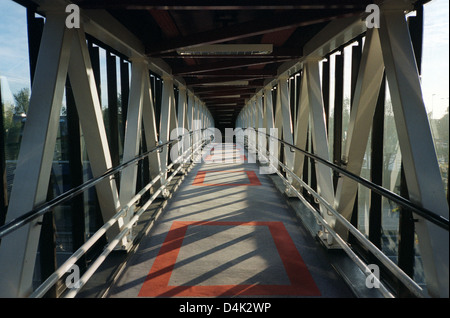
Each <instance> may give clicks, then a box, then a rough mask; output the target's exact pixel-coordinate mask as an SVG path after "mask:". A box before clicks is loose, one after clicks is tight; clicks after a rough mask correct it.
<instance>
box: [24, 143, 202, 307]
mask: <svg viewBox="0 0 450 318" xmlns="http://www.w3.org/2000/svg"><path fill="white" fill-rule="evenodd" d="M198 143H199V142H197V143H196V144H198ZM200 143H201V145H200V146H198V147H197V148H196V149H195V150H193V151H192V152H193V153H196V152H197V150H198V149H200V148H201V147H203V142H202V141H200ZM192 148H194V145H192V146H191V147H189V148H188V149H187V150H186V151H185V152H184V153H182V154H181V155H180V156H179V157H178V158H177V159H176V160H175V161H174V162H172V163H171V164H170V165H169V166H167V168H166V171H162V172H161V173H160V174H158V175H157V176H156V177H155V178H153V179H152V180H151V181H150V182H149V183H148V184H147V185H146V186H145V187H143V188H142V189H141V191H139V192H138V193H137V194H136V195H135V196H134V197H133V198H132V199H131V200H130V201H129V202H128V203H127V204H126V205H125V206H123V207H122V208H121V209H120V210H119V211H118V212H117V213H116V214H115V215H114V216H113V217H112V218H110V219H109V220H108V222H106V223H105V224H104V225H103V226H102V227H101V228H100V229H98V230H97V232H95V233H94V234H93V235H92V236H91V237H90V238H89V239H88V240H87V241H86V242H85V243H84V244H83V245H82V246H80V247H79V248H78V249H77V250H76V251H75V252H74V253H73V254H72V255H71V256H70V257H69V258H68V259H67V260H66V261H65V262H64V263H63V264H62V265H61V266H60V267H59V268H58V269H57V270H56V271H55V272H54V273H53V274H51V275H50V276H49V277H48V278H47V279H46V280H45V281H44V282H43V283H42V284H41V285H40V286H39V287H37V288H36V289H35V291H34V292H33V293H32V294H31V295H30V297H31V298H40V297H43V296H44V295H45V293H46V292H47V291H48V290H49V289H50V288H51V287H52V286H53V285H54V284H55V283H56V282H57V281H58V280H59V279H61V278H62V277H63V276H64V274H65V273H67V272H68V271H69V270H70V268H71V267H72V266H73V265H74V264H75V263H76V262H77V261H78V260H79V259H80V258H81V257H82V256H83V255H84V254H85V253H86V252H87V251H88V250H89V249H90V248H91V247H92V246H93V245H94V244H95V242H97V241H98V239H99V238H100V237H101V236H102V235H104V234H105V233H106V231H107V230H108V229H109V228H110V227H111V226H113V225H114V224H115V223H116V222H117V221H118V220H119V218H120V217H122V216H123V215H124V214H125V213H126V212H127V211H128V209H129V208H131V207H132V206H133V204H134V203H135V202H137V201H138V200H139V199H140V198H141V197H142V196H143V195H144V193H145V192H147V191H148V190H149V189H150V188H151V187H152V186H153V185H154V184H155V183H156V182H157V181H158V180H159V179H160V178H161V177H162V176H163V175H164V174H165V173H166V172H167V171H169V170H170V169H171V168H172V167H173V165H175V164H177V163H178V161H180V160H181V159H183V158H184V157H185V156H186V154H187V153H189V152H190V151H191V149H192ZM184 161H186V159H185V160H184ZM184 161H183V162H184ZM181 168H182V166H181V165H180V166H179V167H178V168H177V169H176V170H175V171H174V172H173V173H172V174H171V176H170V177H169V178H167V180H166V183H165V184H164V185H162V186H161V187H160V188H159V189H158V190H157V191H155V193H154V194H153V195H152V197H150V199H149V200H148V201H147V202H146V203H145V204H144V205H143V206H142V207H141V208H140V209H139V210H138V211H137V212H136V213H135V215H134V216H133V218H132V219H131V220H130V221H129V222H128V223H127V224H125V225H124V226H123V227H122V229H121V231H120V233H119V234H117V236H116V237H115V238H114V239H113V240H112V241H111V242H110V243H109V244H108V245H107V246H106V247H105V248H104V250H103V252H102V253H101V254H100V255H99V256H98V257H97V258H96V260H95V261H94V262H93V263H92V264H91V265H90V266H89V268H88V270H87V271H86V272H85V273H84V274H83V276H82V277H81V278H80V279H79V281H78V283H79V285H78V286H77V288H72V289H70V290H69V291H67V292H66V294H65V295H64V297H75V296H76V294H77V293H78V292H79V291H80V290H81V287H83V286H84V284H86V282H87V281H88V280H89V279H90V277H92V275H93V274H94V273H95V271H96V270H97V269H98V268H99V267H100V265H101V264H102V263H103V261H104V260H105V259H106V257H107V256H108V255H109V254H110V253H111V252H112V251H113V250H114V248H115V247H116V246H117V245H118V244H119V242H120V241H121V240H122V239H123V238H124V237H125V235H127V234H128V232H129V231H130V230H131V229H132V227H133V225H134V224H135V223H136V222H137V221H138V220H139V217H140V216H141V215H142V214H143V213H144V212H145V211H146V209H147V208H148V206H149V205H150V204H151V203H152V202H153V201H154V200H155V199H156V197H157V196H158V195H159V194H160V193H161V192H162V191H163V190H164V189H165V188H166V187H167V185H168V183H169V182H170V181H171V180H172V179H173V177H174V176H175V175H176V174H177V173H178V171H180V170H181Z"/></svg>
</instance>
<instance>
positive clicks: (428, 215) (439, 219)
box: [251, 128, 449, 231]
mask: <svg viewBox="0 0 450 318" xmlns="http://www.w3.org/2000/svg"><path fill="white" fill-rule="evenodd" d="M251 129H253V130H255V132H256V131H257V132H258V133H259V134H263V135H266V136H268V137H269V138H271V139H272V140H274V139H276V140H278V141H280V142H281V143H283V144H285V145H287V146H289V147H290V148H291V149H294V150H297V151H300V152H301V153H303V154H304V155H305V156H307V157H309V158H311V159H314V160H315V161H318V162H320V163H322V164H324V165H326V166H328V167H330V168H331V169H333V170H335V171H337V172H339V173H340V174H343V175H345V176H346V177H349V178H350V179H352V180H354V181H356V182H358V183H359V184H362V185H363V186H365V187H367V188H369V189H370V190H372V191H374V192H376V193H378V194H379V195H381V196H383V197H385V198H387V199H389V200H391V201H393V202H395V203H397V204H399V205H401V206H402V207H404V208H407V209H410V210H411V211H413V212H415V213H416V214H418V215H420V216H421V217H423V218H425V219H426V220H428V221H430V222H432V223H434V224H436V225H438V226H439V227H441V228H443V229H445V230H447V231H448V230H449V220H448V219H446V218H445V217H443V216H441V215H438V214H436V213H434V212H432V211H430V210H428V209H426V208H423V207H421V206H419V205H417V204H415V203H413V202H411V201H409V200H407V199H405V198H404V197H402V196H399V195H398V194H396V193H394V192H392V191H389V190H387V189H386V188H383V187H382V186H379V185H378V184H375V183H373V182H371V181H369V180H367V179H364V178H362V177H360V176H358V175H356V174H354V173H352V172H350V171H348V170H346V169H343V168H342V167H340V166H338V165H336V164H334V163H332V162H330V161H328V160H326V159H323V158H321V157H319V156H317V155H314V154H312V153H310V152H308V151H306V150H303V149H300V148H298V147H297V146H295V145H293V144H291V143H288V142H286V141H284V140H282V139H280V138H278V137H275V136H273V135H270V134H268V133H265V132H262V131H259V130H256V129H254V128H251Z"/></svg>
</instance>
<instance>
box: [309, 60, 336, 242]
mask: <svg viewBox="0 0 450 318" xmlns="http://www.w3.org/2000/svg"><path fill="white" fill-rule="evenodd" d="M304 71H305V73H304V75H303V76H307V79H306V81H307V84H308V101H309V111H310V123H311V132H312V134H311V135H312V141H313V148H314V153H315V154H316V155H317V156H319V157H321V158H323V159H326V160H329V152H328V138H327V130H326V125H325V110H324V106H323V98H322V89H321V85H320V74H319V61H318V60H309V61H306V63H305V64H304ZM315 167H316V176H317V192H318V193H319V195H320V196H322V197H323V198H324V199H325V200H326V201H327V202H328V203H330V204H333V202H334V189H333V178H332V172H331V168H329V167H327V166H325V165H323V164H320V163H318V162H316V164H315ZM322 214H323V217H324V219H325V220H326V221H327V222H328V224H329V225H330V226H331V227H334V225H335V222H336V218H335V217H334V216H330V215H328V213H327V212H326V210H325V209H322ZM323 234H325V235H324V236H321V238H322V239H323V240H324V241H325V242H326V243H327V244H329V245H331V244H333V240H332V237H331V235H329V234H326V233H323Z"/></svg>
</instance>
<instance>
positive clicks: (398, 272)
mask: <svg viewBox="0 0 450 318" xmlns="http://www.w3.org/2000/svg"><path fill="white" fill-rule="evenodd" d="M255 149H256V148H255ZM263 156H264V155H263ZM264 157H265V158H266V159H267V157H266V156H264ZM270 157H272V158H273V159H275V160H276V161H277V163H278V164H279V165H280V166H281V167H282V168H283V169H284V170H285V171H286V172H288V173H289V174H291V175H292V177H293V178H294V179H295V180H296V181H298V182H299V183H300V184H301V186H302V187H304V188H305V189H306V190H307V191H308V192H309V193H311V195H312V196H313V197H314V198H316V199H317V200H319V201H320V202H321V203H322V204H323V206H324V207H325V208H326V209H327V211H329V212H331V213H332V214H333V215H334V216H335V217H336V218H337V220H338V221H339V222H341V223H342V225H343V226H344V227H345V228H347V229H348V230H349V231H350V232H351V233H352V234H353V235H354V236H355V238H356V239H357V240H358V241H360V242H361V244H362V245H363V246H364V247H365V248H367V249H368V250H369V251H370V252H371V253H372V254H373V255H374V256H375V257H376V258H377V259H378V260H380V261H381V262H382V263H383V264H384V265H385V266H386V267H387V268H388V269H389V270H390V271H391V273H393V274H394V276H395V277H397V278H398V279H399V280H400V281H401V282H402V283H403V284H404V285H405V286H406V287H407V288H408V289H409V290H410V291H411V292H412V293H413V294H414V295H415V296H417V297H420V298H422V297H424V291H423V289H422V288H421V287H420V286H419V285H418V284H417V283H416V282H415V281H414V280H413V279H411V277H409V276H408V275H407V274H406V273H405V272H404V271H403V270H402V269H401V268H400V267H399V266H398V265H397V264H395V263H394V262H393V261H392V260H390V259H389V257H387V256H386V255H385V254H384V253H383V252H382V251H381V250H380V249H379V248H378V247H376V246H375V245H374V244H373V243H372V242H371V241H370V240H368V239H367V238H366V237H365V236H364V235H363V234H362V233H361V231H359V230H358V229H357V228H356V227H355V226H354V225H353V224H351V223H350V222H349V221H347V219H346V218H344V217H343V216H342V215H341V214H340V213H339V212H337V211H336V210H335V209H334V208H333V207H332V206H331V204H330V203H329V202H327V201H326V200H325V199H324V198H323V197H321V196H320V195H319V194H318V193H317V192H316V191H314V190H313V189H312V188H311V187H310V186H309V185H308V184H307V183H306V182H304V181H303V180H302V179H301V178H300V177H298V176H297V175H296V174H295V173H294V172H293V171H291V170H290V169H289V168H288V167H287V166H286V165H285V164H283V163H282V162H280V161H279V160H278V159H277V158H275V157H274V156H272V155H270ZM269 162H270V161H269ZM271 165H272V166H273V167H274V168H276V167H275V166H274V165H273V164H271ZM276 170H277V174H278V175H279V176H280V177H281V178H283V179H285V180H286V178H285V177H284V176H282V175H281V174H280V173H279V171H278V169H276ZM288 185H289V187H290V188H291V190H292V191H293V192H294V193H295V195H296V196H297V197H298V198H299V199H300V200H302V202H303V203H304V204H306V206H307V207H308V208H309V209H310V210H311V211H312V212H313V214H314V216H315V217H316V219H318V221H319V222H320V223H321V224H322V225H323V226H324V227H325V228H326V229H327V230H328V233H330V234H331V235H332V236H333V238H334V239H335V240H336V241H337V242H338V244H339V245H340V246H341V247H342V248H343V249H344V251H345V252H346V253H347V254H348V255H349V256H350V257H351V259H352V260H353V261H354V262H355V263H356V264H357V265H358V267H360V268H361V269H362V270H363V271H364V273H366V275H370V274H371V271H370V270H369V269H368V268H367V266H366V265H365V264H364V262H362V261H361V259H360V258H359V257H358V256H357V255H356V253H355V252H353V251H352V250H351V248H350V247H349V246H348V244H347V243H346V242H345V241H344V240H343V239H342V238H341V237H340V235H339V234H337V233H336V232H335V231H334V230H333V229H332V228H331V227H330V226H329V224H328V223H327V221H326V220H325V219H324V218H323V217H322V216H321V215H320V214H319V213H318V212H317V211H316V209H315V208H314V207H313V206H312V205H311V204H309V202H308V201H306V200H305V199H304V198H303V196H302V195H301V194H300V193H299V192H298V190H297V189H296V188H295V187H294V186H293V185H292V184H290V183H289V182H288ZM374 278H376V277H374ZM380 283H381V282H380ZM380 291H381V292H382V293H383V295H384V296H386V297H389V298H390V297H392V294H391V293H390V292H389V291H388V290H387V289H386V288H384V287H383V288H381V289H380Z"/></svg>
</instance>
